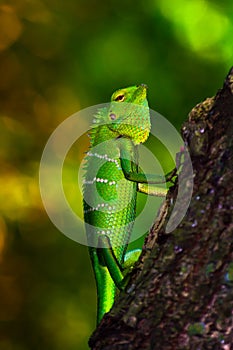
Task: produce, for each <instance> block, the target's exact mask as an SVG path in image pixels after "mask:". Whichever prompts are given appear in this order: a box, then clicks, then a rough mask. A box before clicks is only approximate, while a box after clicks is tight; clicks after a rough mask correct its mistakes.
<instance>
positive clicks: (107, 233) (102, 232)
mask: <svg viewBox="0 0 233 350" xmlns="http://www.w3.org/2000/svg"><path fill="white" fill-rule="evenodd" d="M96 233H97V234H101V235H109V234H111V233H112V231H110V230H107V231H104V230H102V231H97V232H96Z"/></svg>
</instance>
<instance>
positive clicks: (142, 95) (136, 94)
mask: <svg viewBox="0 0 233 350" xmlns="http://www.w3.org/2000/svg"><path fill="white" fill-rule="evenodd" d="M108 117H109V120H110V121H111V123H110V124H109V128H110V129H111V130H113V131H115V132H117V134H119V136H125V137H128V138H130V139H131V140H132V141H133V142H134V143H135V144H139V143H142V142H145V141H146V139H147V138H148V136H149V132H150V112H149V107H148V102H147V86H146V85H145V84H140V85H136V86H130V87H127V88H123V89H119V90H117V91H116V92H114V93H113V95H112V97H111V105H110V109H109V111H108Z"/></svg>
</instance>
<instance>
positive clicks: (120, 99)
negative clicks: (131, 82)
mask: <svg viewBox="0 0 233 350" xmlns="http://www.w3.org/2000/svg"><path fill="white" fill-rule="evenodd" d="M124 99H125V96H124V95H118V96H117V97H116V98H115V101H118V102H123V101H124Z"/></svg>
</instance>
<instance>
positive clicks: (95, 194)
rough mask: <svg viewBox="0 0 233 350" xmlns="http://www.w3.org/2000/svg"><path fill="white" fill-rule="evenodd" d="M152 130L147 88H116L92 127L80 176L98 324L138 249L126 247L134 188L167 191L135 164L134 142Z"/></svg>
mask: <svg viewBox="0 0 233 350" xmlns="http://www.w3.org/2000/svg"><path fill="white" fill-rule="evenodd" d="M149 132H150V113H149V107H148V102H147V87H146V86H145V85H144V84H140V85H137V86H132V87H128V88H125V89H120V90H117V91H116V92H115V93H114V94H113V95H112V98H111V104H110V107H109V108H103V109H101V110H99V112H98V114H97V116H96V118H95V120H94V124H93V128H92V129H91V132H90V138H91V145H90V149H89V151H88V152H87V155H86V166H85V169H86V172H85V179H84V189H83V193H84V220H85V223H86V231H87V239H88V243H89V253H90V257H91V261H92V266H93V270H94V274H95V279H96V285H97V298H98V310H97V323H99V322H100V320H101V319H102V317H103V315H104V314H105V313H106V312H108V311H109V310H110V308H111V306H112V304H113V302H114V298H115V295H116V292H117V288H118V289H122V288H123V287H124V285H125V280H126V278H125V276H126V274H127V271H128V270H129V267H130V266H131V265H133V263H134V262H135V260H137V258H138V256H139V250H136V251H133V252H127V253H126V250H127V244H128V241H129V239H130V235H131V232H132V228H133V223H134V220H135V216H136V214H135V211H136V197H137V191H141V192H143V193H147V194H153V195H159V196H165V195H166V189H162V188H160V189H158V188H157V189H152V190H151V186H152V187H153V185H151V184H156V183H159V182H161V177H160V176H157V175H145V174H144V173H143V172H141V170H140V168H139V167H138V145H139V144H140V143H143V142H145V141H146V139H147V138H148V136H149Z"/></svg>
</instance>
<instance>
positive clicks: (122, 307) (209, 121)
mask: <svg viewBox="0 0 233 350" xmlns="http://www.w3.org/2000/svg"><path fill="white" fill-rule="evenodd" d="M182 135H183V139H184V142H185V144H186V145H187V147H188V151H189V154H190V157H191V161H192V167H193V175H194V176H193V194H192V199H191V202H190V205H189V208H188V210H187V213H186V216H185V217H184V219H183V221H182V222H181V223H180V224H179V226H178V227H177V228H176V229H175V230H174V231H173V232H171V233H169V234H168V233H166V232H165V227H166V223H167V222H168V218H169V216H170V214H171V213H172V210H173V205H172V204H170V203H173V202H175V199H176V196H177V192H178V186H177V184H176V185H174V186H173V187H172V189H171V190H170V191H169V193H168V196H167V199H166V202H165V203H164V205H163V206H162V208H161V211H160V215H159V217H158V219H157V221H156V223H155V224H154V226H153V227H152V229H151V231H150V233H149V235H148V237H147V239H146V242H145V245H144V248H143V252H142V255H141V257H140V259H139V261H138V262H137V264H136V266H135V268H134V270H133V271H132V275H131V279H130V282H129V284H128V287H127V288H126V290H125V291H124V292H122V293H120V295H119V298H118V299H117V300H116V302H115V304H114V306H113V308H112V310H111V311H110V312H109V313H108V314H106V315H105V317H104V318H103V320H102V322H101V324H100V325H99V327H98V328H97V330H96V331H95V332H94V334H93V335H92V337H91V339H90V342H89V345H90V346H91V348H92V349H93V350H97V349H101V350H107V349H111V350H114V349H119V350H121V349H122V350H123V349H127V350H130V349H133V350H136V349H138V350H143V349H148V350H149V349H150V350H151V349H159V350H160V349H166V350H168V349H169V350H170V349H176V350H177V349H189V350H190V349H195V350H196V349H211V350H213V349H215V350H216V349H224V350H228V349H229V350H230V349H233V68H232V69H231V71H230V73H229V75H228V76H227V78H226V80H225V83H224V86H223V88H222V89H221V90H220V91H219V92H218V93H217V94H216V96H215V97H213V98H209V99H207V100H205V101H204V102H203V103H200V104H199V105H197V106H196V107H195V108H194V109H193V110H192V111H191V112H190V114H189V117H188V121H186V122H185V123H184V125H183V127H182ZM186 163H187V162H186V158H185V157H184V162H183V164H182V166H181V172H180V175H179V181H182V184H183V186H186V187H187V186H188V184H187V183H186V185H185V178H186V175H187V174H186V173H187V167H186ZM187 176H188V175H187ZM172 199H173V200H172Z"/></svg>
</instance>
